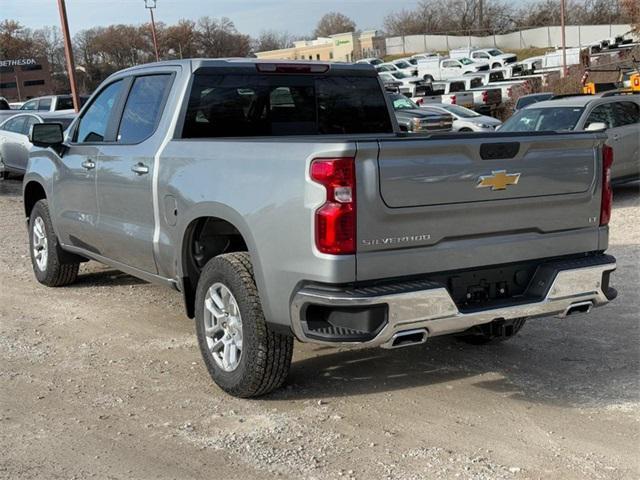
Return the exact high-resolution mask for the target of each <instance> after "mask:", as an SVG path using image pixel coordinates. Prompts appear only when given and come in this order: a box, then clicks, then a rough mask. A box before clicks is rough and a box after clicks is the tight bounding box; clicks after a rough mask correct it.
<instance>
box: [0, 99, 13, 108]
mask: <svg viewBox="0 0 640 480" xmlns="http://www.w3.org/2000/svg"><path fill="white" fill-rule="evenodd" d="M0 110H11V106H10V105H9V102H8V101H7V99H6V98H4V97H0Z"/></svg>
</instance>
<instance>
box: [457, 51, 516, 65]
mask: <svg viewBox="0 0 640 480" xmlns="http://www.w3.org/2000/svg"><path fill="white" fill-rule="evenodd" d="M449 56H450V57H451V58H461V57H467V58H471V59H472V60H475V61H477V62H485V63H487V64H489V66H490V67H491V68H493V69H496V68H503V67H506V66H507V65H510V64H514V63H516V62H517V61H518V57H517V55H515V54H513V53H504V52H503V51H502V50H500V49H499V48H457V49H455V50H451V51H450V52H449Z"/></svg>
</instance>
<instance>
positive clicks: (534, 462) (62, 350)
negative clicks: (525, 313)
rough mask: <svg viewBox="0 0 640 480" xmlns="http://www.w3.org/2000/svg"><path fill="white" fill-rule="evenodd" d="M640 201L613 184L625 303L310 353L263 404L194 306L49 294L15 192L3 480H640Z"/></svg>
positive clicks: (0, 356)
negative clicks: (518, 324) (221, 369)
mask: <svg viewBox="0 0 640 480" xmlns="http://www.w3.org/2000/svg"><path fill="white" fill-rule="evenodd" d="M637 190H638V186H637V185H635V186H628V187H624V188H620V189H617V190H616V208H615V212H614V216H613V223H612V237H611V250H610V251H611V253H613V254H614V255H616V256H617V257H618V261H619V264H618V265H619V267H618V272H617V274H616V275H615V277H614V285H615V286H616V287H617V288H618V289H619V292H620V297H619V298H618V300H617V301H616V302H615V303H613V304H612V305H610V306H608V307H606V308H602V309H599V310H596V311H594V312H593V313H591V314H590V315H583V316H576V317H571V318H570V319H567V320H558V319H543V320H535V321H531V322H530V323H529V324H527V326H526V327H525V328H524V329H523V331H522V333H521V334H520V335H519V336H518V337H517V338H515V339H513V340H512V341H510V342H508V343H506V344H503V345H496V346H485V347H472V346H466V345H461V344H460V343H458V342H456V341H455V340H453V339H448V338H440V339H433V340H430V341H429V342H427V344H426V345H423V346H420V347H412V348H407V349H401V350H395V351H385V350H360V351H349V350H340V349H333V348H321V347H317V346H309V345H300V344H298V345H296V351H295V355H294V363H293V366H292V372H291V376H290V379H289V382H288V384H287V387H286V388H285V389H283V390H281V391H279V392H277V393H275V394H272V395H271V396H269V397H267V398H264V399H260V400H254V401H247V400H238V399H234V398H231V397H228V396H226V395H225V394H223V393H222V392H221V391H220V390H219V389H218V388H217V387H216V386H215V385H214V384H213V383H212V382H211V381H210V379H209V376H208V375H207V372H206V371H205V368H204V366H203V365H202V363H201V362H200V356H199V352H198V350H197V346H196V340H195V333H194V325H193V322H191V321H190V320H188V319H187V318H186V317H185V316H184V315H183V311H182V306H181V303H180V296H179V294H178V293H176V292H172V291H169V290H165V289H163V288H161V287H157V286H153V285H149V284H146V283H143V282H141V281H138V280H136V279H134V278H132V277H129V276H127V275H124V274H121V273H119V272H117V271H114V270H111V269H108V268H106V267H103V266H100V265H98V264H95V263H89V264H87V265H84V266H83V268H82V275H81V277H80V281H79V282H78V284H77V285H74V286H73V287H67V288H61V289H47V288H45V287H42V286H40V285H38V284H36V282H35V280H34V278H33V275H32V272H31V266H30V262H29V258H28V255H27V244H26V230H25V227H24V223H23V216H22V204H21V200H20V183H19V182H18V181H15V180H9V181H5V182H0V478H8V479H17V478H28V479H36V478H46V479H53V478H66V479H69V478H79V479H84V478H90V477H94V478H110V479H116V478H144V479H147V478H148V479H165V478H178V479H188V478H203V477H204V476H207V477H210V478H219V479H236V478H237V479H243V480H246V479H249V478H260V479H263V478H264V479H269V478H296V479H297V478H316V479H329V478H331V479H333V478H357V479H382V478H389V479H423V478H424V479H427V478H428V479H433V478H461V479H528V478H545V479H546V478H562V479H581V480H582V479H586V478H589V479H616V478H629V479H637V478H640V461H639V459H640V451H639V445H640V438H639V433H640V381H639V378H640V375H639V373H640V350H639V346H638V345H639V340H640V328H639V327H640V324H639V322H638V320H639V305H640V302H639V297H638V284H639V280H640V278H639V269H638V265H639V264H640V228H639V227H638V225H639V224H640V204H639V198H640V197H639V195H638V193H637Z"/></svg>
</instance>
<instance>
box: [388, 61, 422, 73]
mask: <svg viewBox="0 0 640 480" xmlns="http://www.w3.org/2000/svg"><path fill="white" fill-rule="evenodd" d="M391 63H393V64H394V65H395V66H396V67H398V68H399V69H400V70H401V71H402V72H405V73H408V74H409V75H412V76H416V75H418V67H417V66H416V65H414V64H412V63H411V62H409V61H408V60H405V59H402V58H399V59H398V60H394V61H393V62H391ZM416 63H417V62H416Z"/></svg>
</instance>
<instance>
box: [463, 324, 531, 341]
mask: <svg viewBox="0 0 640 480" xmlns="http://www.w3.org/2000/svg"><path fill="white" fill-rule="evenodd" d="M526 321H527V319H526V318H514V319H511V320H496V321H494V322H491V323H486V324H484V325H478V326H476V327H473V328H471V329H469V330H467V331H466V332H463V333H461V334H459V335H457V336H456V338H457V339H458V340H460V341H462V342H465V343H470V344H472V345H484V344H486V343H490V342H494V343H495V342H504V341H506V340H509V339H510V338H513V337H515V335H516V334H517V333H518V332H519V331H520V330H521V329H522V327H524V324H525V323H526Z"/></svg>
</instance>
